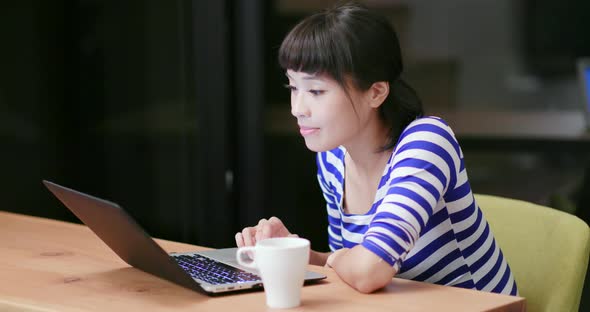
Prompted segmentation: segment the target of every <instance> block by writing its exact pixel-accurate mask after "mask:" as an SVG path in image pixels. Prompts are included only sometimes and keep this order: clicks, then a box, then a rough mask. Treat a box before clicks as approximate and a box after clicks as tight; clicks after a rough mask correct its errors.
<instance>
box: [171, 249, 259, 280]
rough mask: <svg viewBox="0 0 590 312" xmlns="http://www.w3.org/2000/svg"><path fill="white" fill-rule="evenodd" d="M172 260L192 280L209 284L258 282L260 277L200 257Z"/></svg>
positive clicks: (182, 256) (177, 257)
mask: <svg viewBox="0 0 590 312" xmlns="http://www.w3.org/2000/svg"><path fill="white" fill-rule="evenodd" d="M172 258H174V260H176V262H177V263H178V264H179V265H180V266H181V267H182V268H183V269H184V270H185V271H186V272H188V273H189V274H190V275H191V276H192V277H193V278H197V279H200V280H202V281H205V282H207V283H209V284H213V285H218V284H228V283H245V282H252V281H260V277H258V276H257V275H255V274H252V273H248V272H246V271H244V270H241V269H238V268H234V267H232V266H229V265H227V264H225V263H222V262H219V261H216V260H213V259H211V258H207V257H204V256H201V255H179V256H173V257H172Z"/></svg>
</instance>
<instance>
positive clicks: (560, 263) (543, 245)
mask: <svg viewBox="0 0 590 312" xmlns="http://www.w3.org/2000/svg"><path fill="white" fill-rule="evenodd" d="M475 199H476V201H477V204H478V205H479V207H480V208H481V210H482V211H483V214H484V215H485V217H486V219H487V220H488V223H489V225H490V228H491V230H492V232H493V233H494V236H495V237H496V241H497V243H498V245H499V246H500V248H501V249H502V252H503V253H504V256H505V257H506V259H507V261H508V264H509V265H510V268H511V269H512V273H513V274H514V278H515V279H516V284H517V286H518V291H519V295H520V296H522V297H525V298H526V300H527V311H528V312H537V311H559V312H568V311H572V312H573V311H578V307H579V305H580V298H581V296H582V288H583V286H584V277H585V275H586V269H587V267H588V256H589V253H590V228H588V225H587V224H586V223H585V222H584V221H582V220H581V219H579V218H578V217H576V216H574V215H571V214H568V213H565V212H562V211H559V210H555V209H552V208H548V207H544V206H540V205H536V204H533V203H529V202H525V201H520V200H515V199H509V198H503V197H497V196H490V195H483V194H476V195H475Z"/></svg>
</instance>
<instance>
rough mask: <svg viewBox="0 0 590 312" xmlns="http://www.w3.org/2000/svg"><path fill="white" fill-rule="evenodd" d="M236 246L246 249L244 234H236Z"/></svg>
mask: <svg viewBox="0 0 590 312" xmlns="http://www.w3.org/2000/svg"><path fill="white" fill-rule="evenodd" d="M235 238H236V246H238V247H244V238H243V237H242V232H238V233H236V236H235Z"/></svg>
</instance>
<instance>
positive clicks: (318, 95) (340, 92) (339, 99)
mask: <svg viewBox="0 0 590 312" xmlns="http://www.w3.org/2000/svg"><path fill="white" fill-rule="evenodd" d="M286 74H287V78H289V85H288V88H289V89H291V114H292V115H293V116H294V117H295V118H297V124H298V125H299V131H300V133H301V135H302V136H303V138H304V139H305V145H306V146H307V148H308V149H310V150H312V151H315V152H323V151H328V150H331V149H334V148H336V147H338V146H340V145H346V144H347V143H349V142H352V141H353V140H354V139H355V138H357V137H358V133H359V132H360V131H361V130H362V129H363V128H364V126H365V124H366V122H367V121H368V120H369V118H368V114H370V108H369V106H368V105H362V103H363V99H364V93H363V92H360V91H358V90H356V88H348V89H349V90H348V95H350V97H349V96H348V95H347V94H346V92H345V90H344V89H343V88H342V87H341V86H340V85H339V84H338V82H336V81H335V80H334V79H332V78H331V77H329V76H328V75H321V74H320V75H310V74H307V73H304V72H296V71H293V70H287V73H286ZM351 100H352V103H351ZM353 106H354V108H353ZM355 110H356V112H355Z"/></svg>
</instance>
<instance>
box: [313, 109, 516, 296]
mask: <svg viewBox="0 0 590 312" xmlns="http://www.w3.org/2000/svg"><path fill="white" fill-rule="evenodd" d="M345 154H346V150H345V148H344V147H342V146H341V147H338V148H336V149H333V150H331V151H327V152H321V153H318V155H317V163H318V180H319V182H320V187H321V188H322V191H323V193H324V198H325V199H326V202H327V210H328V221H329V226H328V234H329V245H330V249H331V250H332V251H334V250H337V249H340V248H342V247H346V248H352V247H354V246H356V245H357V244H361V245H362V246H364V247H365V248H367V249H369V250H371V251H372V252H373V253H375V254H376V255H378V256H379V257H380V258H382V259H383V260H384V261H387V262H388V263H389V264H390V265H392V266H393V267H394V268H395V269H396V270H397V272H398V273H397V275H396V277H401V278H406V279H411V280H418V281H425V282H430V283H435V284H442V285H451V286H458V287H464V288H470V289H478V290H484V291H490V292H495V293H503V294H510V295H516V294H517V289H516V283H515V281H514V277H513V276H512V272H511V271H510V268H509V267H508V264H507V262H506V260H505V259H504V257H503V255H502V252H501V251H500V248H499V247H498V245H497V244H496V241H495V239H494V236H493V235H492V232H491V231H490V227H489V226H488V223H487V221H486V220H485V219H484V216H483V215H482V212H481V210H480V209H479V207H478V206H477V204H476V203H475V201H474V198H473V194H472V191H471V187H470V185H469V181H468V179H467V172H466V170H465V163H464V160H463V153H462V152H461V149H460V147H459V143H458V142H457V139H456V138H455V135H454V133H453V132H452V130H451V128H450V127H449V126H448V125H447V124H446V123H445V122H444V121H443V120H442V119H440V118H437V117H424V118H419V119H416V120H415V121H413V122H412V123H410V125H408V126H407V127H406V129H404V131H403V132H402V133H401V135H400V138H399V140H398V142H397V144H396V146H395V148H394V151H393V154H392V155H391V158H390V159H389V161H388V163H387V166H386V168H385V170H384V172H383V176H382V178H381V181H380V182H379V186H378V189H377V193H376V196H375V201H374V203H373V205H372V206H371V208H370V209H369V211H368V212H367V213H366V214H362V215H359V214H348V213H345V212H344V209H343V207H342V202H343V194H344V155H345Z"/></svg>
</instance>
